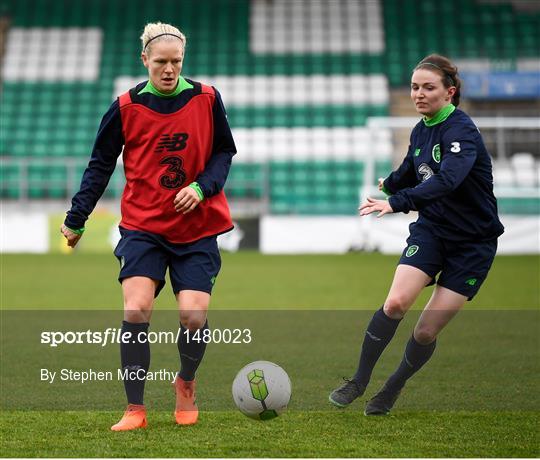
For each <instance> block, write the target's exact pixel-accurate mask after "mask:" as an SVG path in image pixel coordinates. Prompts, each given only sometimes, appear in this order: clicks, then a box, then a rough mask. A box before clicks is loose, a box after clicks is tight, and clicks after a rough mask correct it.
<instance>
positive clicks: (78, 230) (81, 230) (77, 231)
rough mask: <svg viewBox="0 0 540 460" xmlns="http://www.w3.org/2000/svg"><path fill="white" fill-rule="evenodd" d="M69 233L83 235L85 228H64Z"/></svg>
mask: <svg viewBox="0 0 540 460" xmlns="http://www.w3.org/2000/svg"><path fill="white" fill-rule="evenodd" d="M65 227H66V228H67V229H68V230H69V231H70V232H72V233H75V234H76V235H82V234H83V233H84V230H85V228H84V227H83V228H77V229H74V228H69V227H68V226H67V225H66V226H65Z"/></svg>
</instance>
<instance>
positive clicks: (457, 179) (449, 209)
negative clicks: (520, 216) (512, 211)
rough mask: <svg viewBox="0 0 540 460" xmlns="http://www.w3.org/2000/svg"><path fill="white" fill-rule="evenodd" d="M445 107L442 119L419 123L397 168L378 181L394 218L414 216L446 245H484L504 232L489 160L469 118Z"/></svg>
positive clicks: (456, 110) (479, 136) (462, 113)
mask: <svg viewBox="0 0 540 460" xmlns="http://www.w3.org/2000/svg"><path fill="white" fill-rule="evenodd" d="M453 109H454V107H453V106H450V107H448V110H446V115H445V116H443V117H441V119H440V120H438V119H437V118H438V117H435V118H434V119H432V120H431V122H430V121H427V122H425V121H424V120H421V121H420V122H419V123H418V124H417V125H416V126H415V128H414V129H413V131H412V133H411V139H410V145H409V150H408V152H407V155H406V157H405V159H404V161H403V163H402V164H401V166H400V167H399V168H398V169H397V170H396V171H394V172H393V173H392V174H390V176H389V177H388V178H387V179H386V180H385V181H384V190H385V191H386V192H387V193H388V194H390V195H391V196H390V198H389V199H388V200H389V203H390V206H391V207H392V209H393V210H394V212H404V213H407V212H409V211H410V210H415V211H418V212H419V217H418V222H423V223H426V224H429V225H431V227H432V228H433V230H434V233H435V234H436V235H437V236H439V237H441V238H444V239H448V240H471V239H479V240H487V239H492V238H496V237H498V236H499V235H501V234H502V233H503V232H504V227H503V225H502V224H501V222H500V221H499V218H498V215H497V200H496V199H495V195H494V194H493V175H492V166H491V159H490V156H489V154H488V152H487V150H486V147H485V145H484V142H483V140H482V136H481V135H480V132H479V130H478V128H477V127H476V125H475V124H474V123H473V121H472V120H471V119H470V117H469V116H468V115H467V114H466V113H465V112H463V111H461V110H459V109H455V110H453ZM448 113H449V115H448Z"/></svg>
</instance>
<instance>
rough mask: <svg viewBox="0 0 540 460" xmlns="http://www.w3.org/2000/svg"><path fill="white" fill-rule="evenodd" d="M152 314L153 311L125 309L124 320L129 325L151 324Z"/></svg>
mask: <svg viewBox="0 0 540 460" xmlns="http://www.w3.org/2000/svg"><path fill="white" fill-rule="evenodd" d="M151 314H152V311H151V310H148V309H136V308H125V309H124V320H125V321H127V322H128V323H149V322H150V316H151Z"/></svg>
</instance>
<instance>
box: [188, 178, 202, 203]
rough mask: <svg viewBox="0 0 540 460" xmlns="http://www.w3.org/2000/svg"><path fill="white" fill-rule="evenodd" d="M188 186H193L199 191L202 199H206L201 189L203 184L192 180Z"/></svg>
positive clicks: (198, 193)
mask: <svg viewBox="0 0 540 460" xmlns="http://www.w3.org/2000/svg"><path fill="white" fill-rule="evenodd" d="M188 187H190V188H192V189H193V190H195V191H196V192H197V195H199V198H200V200H201V201H203V200H204V193H203V191H202V189H201V186H200V185H199V184H198V183H197V182H192V183H191V184H189V185H188Z"/></svg>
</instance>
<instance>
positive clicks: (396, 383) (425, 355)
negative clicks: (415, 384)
mask: <svg viewBox="0 0 540 460" xmlns="http://www.w3.org/2000/svg"><path fill="white" fill-rule="evenodd" d="M436 345H437V341H436V340H434V341H433V342H431V343H430V344H428V345H422V344H420V343H418V342H417V341H416V340H415V338H414V336H412V337H411V338H410V339H409V341H408V342H407V346H406V347H405V354H404V355H403V359H402V361H401V363H400V365H399V367H398V368H397V370H396V372H394V373H393V374H392V375H391V376H390V378H389V379H388V380H387V382H386V385H385V386H386V387H387V388H388V389H389V390H390V391H393V392H395V391H399V390H401V389H402V388H403V387H404V386H405V383H406V382H407V380H408V379H409V378H411V377H412V376H413V374H414V373H415V372H417V371H419V370H420V368H421V367H422V366H423V365H424V364H426V363H427V362H428V361H429V358H431V355H433V352H434V351H435V347H436Z"/></svg>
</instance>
